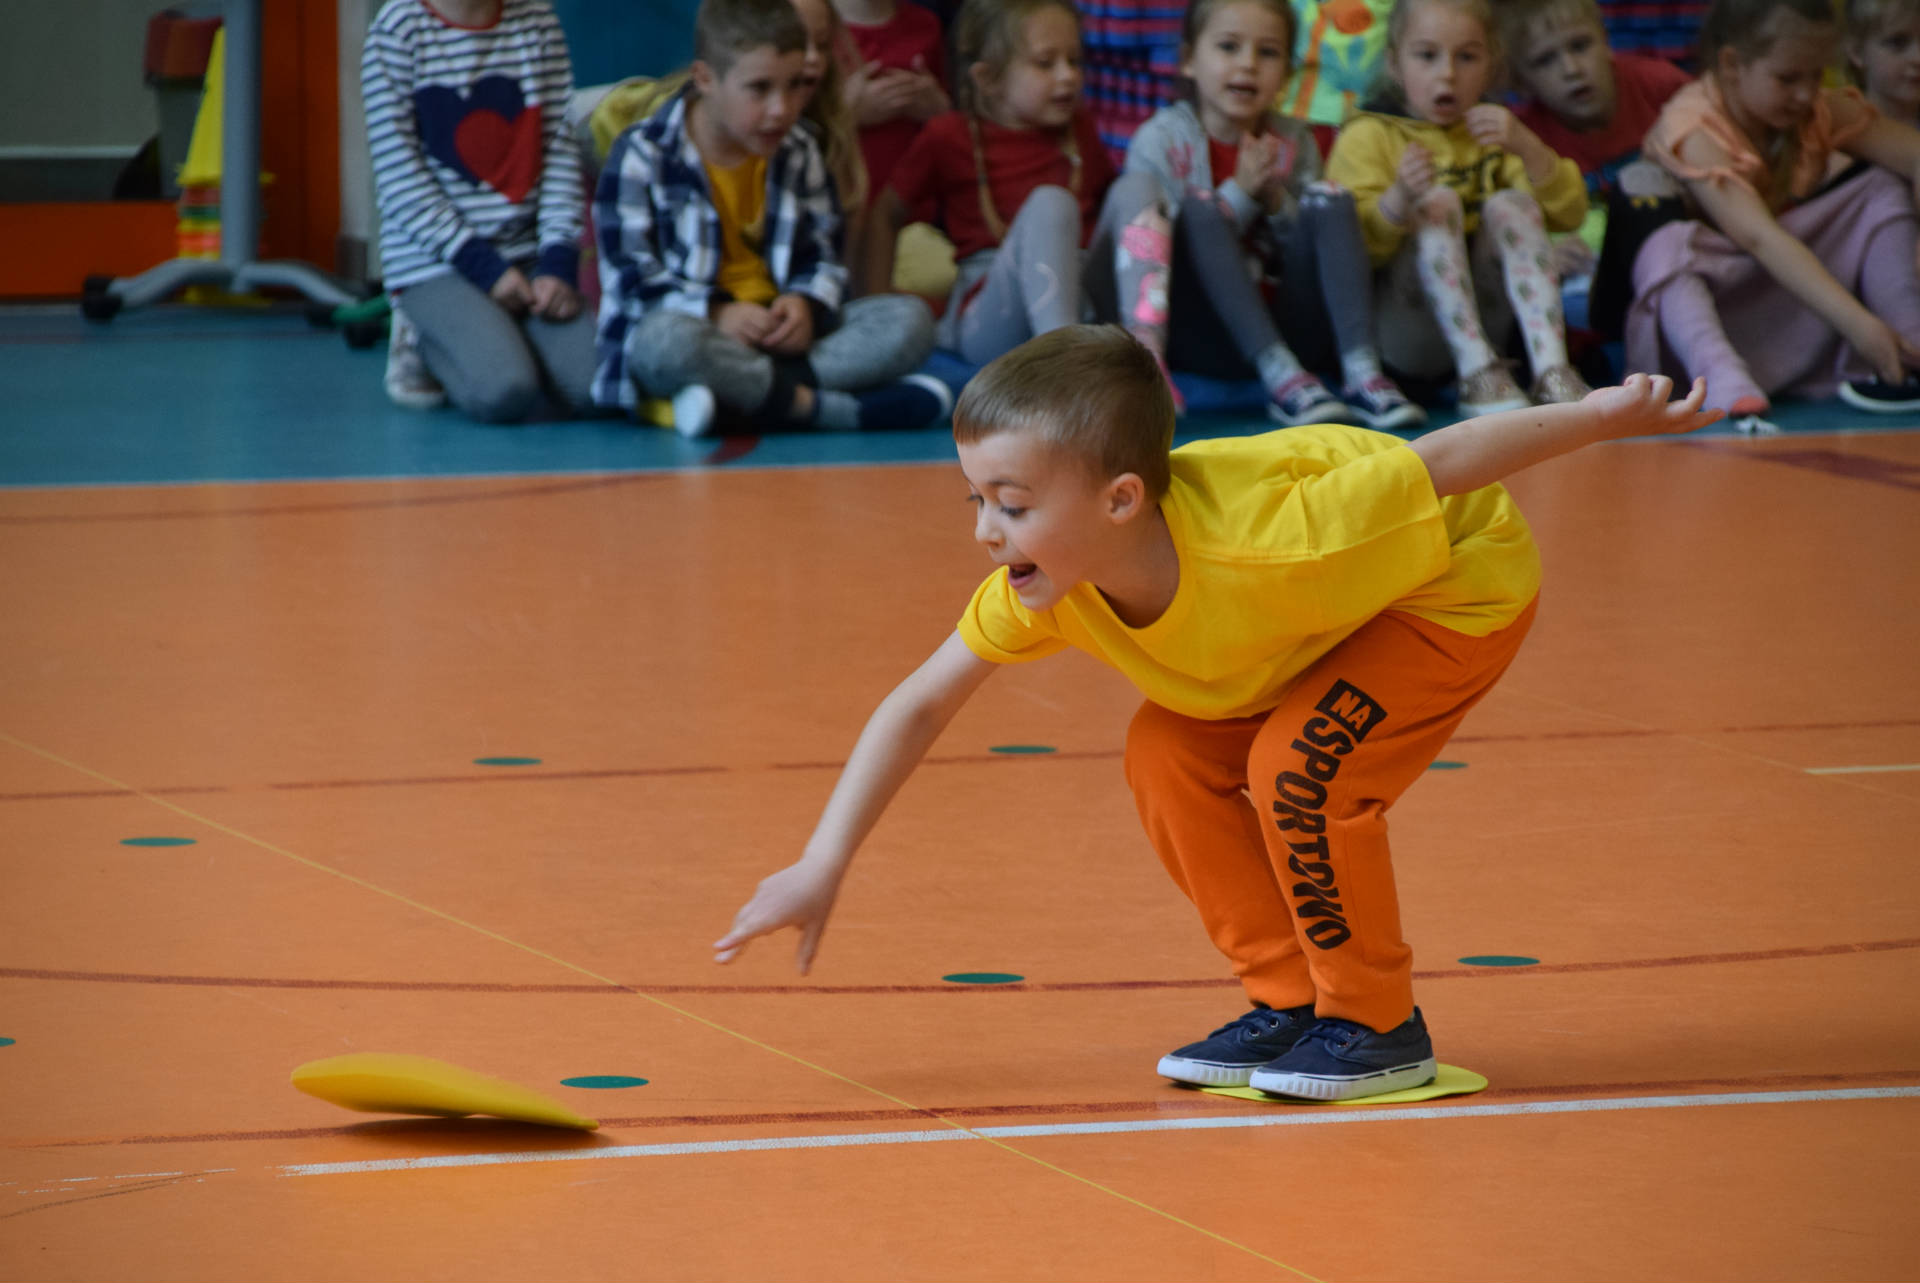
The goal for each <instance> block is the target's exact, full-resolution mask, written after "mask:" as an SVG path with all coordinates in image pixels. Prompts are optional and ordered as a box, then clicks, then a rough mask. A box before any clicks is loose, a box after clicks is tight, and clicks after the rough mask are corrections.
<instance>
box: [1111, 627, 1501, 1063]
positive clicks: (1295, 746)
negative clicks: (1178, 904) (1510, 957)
mask: <svg viewBox="0 0 1920 1283" xmlns="http://www.w3.org/2000/svg"><path fill="white" fill-rule="evenodd" d="M1533 615H1534V606H1533V605H1532V604H1529V605H1528V606H1527V608H1526V610H1525V611H1524V612H1523V613H1522V614H1521V615H1520V617H1519V618H1518V619H1516V620H1515V621H1514V622H1513V623H1512V624H1510V625H1509V626H1507V627H1506V628H1503V629H1501V630H1500V631H1498V632H1496V633H1493V634H1492V635H1490V636H1487V637H1469V636H1467V635H1466V634H1465V633H1459V632H1455V631H1454V630H1452V629H1450V628H1443V627H1441V626H1440V625H1438V624H1433V623H1429V622H1427V621H1426V620H1423V619H1420V618H1418V617H1416V616H1413V615H1409V614H1405V613H1402V612H1399V611H1388V612H1386V613H1384V614H1381V615H1378V616H1376V617H1375V618H1374V619H1372V620H1370V621H1368V622H1367V623H1366V624H1365V625H1363V626H1362V627H1361V628H1360V629H1359V631H1357V632H1355V633H1354V634H1353V635H1352V636H1351V637H1349V638H1347V639H1346V640H1345V641H1343V642H1341V643H1340V645H1338V646H1336V647H1335V648H1334V649H1333V650H1332V651H1330V652H1328V653H1327V654H1326V655H1325V656H1324V657H1323V658H1322V659H1321V660H1320V661H1319V662H1318V663H1316V664H1315V665H1314V666H1313V667H1312V668H1309V669H1308V670H1307V671H1306V672H1305V673H1304V674H1302V676H1301V678H1300V680H1299V681H1298V682H1297V683H1296V684H1295V685H1294V687H1293V688H1292V689H1291V690H1290V691H1289V692H1288V693H1287V696H1286V698H1285V699H1284V700H1282V701H1281V703H1280V704H1279V705H1278V706H1277V707H1276V708H1274V709H1273V711H1272V712H1270V713H1265V714H1262V715H1260V716H1256V717H1239V718H1230V719H1226V720H1223V721H1204V720H1201V719H1198V718H1192V717H1185V716H1182V715H1181V714H1179V713H1173V712H1169V711H1168V710H1167V709H1165V708H1162V707H1160V706H1159V705H1158V704H1153V703H1148V704H1145V705H1143V706H1142V707H1141V709H1140V711H1139V712H1138V713H1137V714H1135V715H1134V719H1133V725H1132V726H1131V727H1130V728H1129V729H1128V732H1127V757H1126V770H1127V783H1128V784H1129V785H1130V786H1131V787H1132V789H1133V794H1134V800H1135V802H1136V804H1137V805H1138V806H1139V808H1140V819H1141V822H1142V823H1144V824H1145V825H1146V829H1147V836H1148V837H1149V839H1151V840H1152V842H1153V846H1154V849H1155V850H1156V851H1158V852H1159V853H1160V859H1161V861H1162V862H1163V863H1164V864H1165V865H1166V866H1167V871H1168V872H1169V873H1171V874H1172V875H1173V880H1174V881H1175V882H1176V883H1178V884H1179V887H1180V889H1181V890H1182V891H1183V892H1185V893H1186V895H1187V898H1188V899H1190V900H1192V901H1193V903H1194V906H1195V907H1196V908H1197V909H1199V911H1200V919H1201V921H1202V923H1204V924H1205V926H1206V929H1207V934H1208V936H1209V937H1211V938H1212V940H1213V943H1214V946H1215V947H1216V948H1218V949H1219V950H1220V952H1221V953H1223V954H1225V955H1226V956H1227V958H1228V960H1229V961H1230V962H1231V963H1232V964H1233V970H1234V974H1235V975H1237V976H1239V977H1240V982H1241V984H1242V985H1243V986H1244V987H1245V989H1246V992H1247V996H1248V997H1249V998H1251V999H1253V1000H1254V1001H1256V1002H1263V1003H1265V1004H1267V1005H1268V1006H1270V1007H1297V1006H1302V1005H1304V1004H1306V1003H1313V1004H1314V1006H1315V1009H1316V1012H1317V1014H1319V1015H1321V1016H1339V1017H1342V1018H1343V1019H1347V1020H1355V1021H1358V1022H1360V1023H1361V1024H1364V1025H1368V1026H1371V1027H1372V1028H1374V1029H1377V1030H1380V1031H1381V1032H1385V1031H1387V1030H1389V1029H1392V1028H1393V1027H1394V1026H1396V1025H1398V1024H1400V1023H1401V1022H1402V1021H1404V1020H1406V1019H1407V1017H1409V1016H1411V1015H1412V1014H1413V951H1412V950H1411V949H1409V948H1408V947H1407V944H1406V941H1405V940H1403V939H1401V934H1400V901H1399V897H1398V896H1397V895H1396V893H1395V891H1394V886H1393V863H1392V858H1391V855H1390V853H1389V851H1388V849H1387V808H1388V807H1390V806H1392V805H1393V803H1394V801H1395V800H1396V799H1397V798H1399V796H1400V795H1401V794H1402V793H1404V792H1405V791H1406V790H1407V788H1408V786H1409V785H1411V784H1412V783H1413V782H1414V781H1415V780H1417V779H1419V778H1420V776H1421V774H1422V773H1423V772H1425V770H1426V769H1427V767H1428V766H1429V765H1431V764H1432V762H1433V759H1434V758H1435V756H1436V755H1438V754H1439V752H1440V750H1441V748H1442V747H1444V746H1445V745H1446V742H1447V740H1448V739H1449V738H1450V737H1451V736H1452V734H1453V732H1454V729H1455V728H1456V727H1458V726H1459V724H1460V721H1461V719H1462V718H1464V717H1465V716H1466V715H1467V710H1468V709H1470V708H1472V707H1473V706H1474V704H1476V703H1478V702H1479V700H1480V697H1481V696H1482V695H1484V694H1486V693H1487V691H1488V690H1489V689H1491V688H1492V686H1493V684H1494V682H1495V681H1497V680H1498V679H1499V677H1500V674H1501V673H1503V672H1505V671H1506V668H1507V665H1508V664H1509V663H1511V662H1512V661H1513V656H1514V653H1515V652H1516V651H1517V650H1518V649H1519V648H1520V643H1521V641H1522V640H1523V639H1524V638H1525V637H1526V635H1527V629H1528V628H1529V627H1531V626H1532V623H1533ZM1242 790H1244V792H1243V791H1242ZM1249 796H1251V798H1252V799H1253V804H1252V805H1251V806H1249V805H1248V804H1247V799H1248V797H1249Z"/></svg>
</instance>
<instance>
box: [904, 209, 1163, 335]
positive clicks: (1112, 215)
mask: <svg viewBox="0 0 1920 1283" xmlns="http://www.w3.org/2000/svg"><path fill="white" fill-rule="evenodd" d="M1159 200H1160V187H1159V183H1158V182H1157V181H1156V180H1155V179H1154V177H1153V175H1151V174H1147V173H1140V172H1136V173H1132V174H1122V175H1121V176H1120V177H1119V178H1117V179H1115V180H1114V184H1113V186H1112V187H1109V188H1108V189H1107V195H1106V198H1105V200H1104V201H1103V202H1102V203H1101V206H1100V221H1099V223H1098V224H1097V225H1096V226H1095V228H1094V232H1093V241H1092V243H1091V244H1089V245H1088V246H1087V248H1086V250H1085V251H1084V252H1083V251H1082V250H1081V249H1080V233H1081V227H1080V202H1079V199H1078V198H1077V197H1075V196H1074V194H1073V193H1072V192H1070V191H1068V190H1067V189H1066V188H1064V187H1056V186H1046V187H1036V188H1034V189H1033V190H1032V191H1031V192H1029V193H1027V198H1026V199H1025V200H1024V201H1022V202H1020V209H1019V212H1018V213H1016V214H1015V215H1014V216H1013V223H1012V224H1011V225H1010V226H1009V227H1008V228H1007V234H1006V237H1005V238H1004V239H1003V240H1002V241H1001V242H1000V245H999V247H998V248H997V249H993V250H984V251H982V252H980V253H978V254H972V255H969V256H968V257H967V260H966V261H965V262H964V263H962V264H961V268H960V277H959V279H958V280H957V281H955V282H954V287H953V294H952V295H951V297H950V300H949V302H948V303H947V312H946V315H945V316H944V317H942V318H941V322H940V343H941V346H943V347H946V348H950V349H951V350H953V351H955V352H958V353H959V354H960V355H961V356H963V357H965V358H966V359H967V360H969V361H971V362H973V363H974V364H975V365H984V364H985V363H986V362H988V361H991V360H993V359H994V358H995V357H997V356H1000V355H1001V354H1002V353H1005V352H1010V351H1012V350H1013V349H1014V348H1016V347H1019V346H1020V345H1021V344H1022V343H1025V342H1026V341H1027V340H1028V339H1030V338H1032V337H1033V336H1034V335H1036V334H1045V333H1047V332H1048V331H1049V330H1057V329H1059V328H1060V327H1061V326H1063V325H1073V324H1075V323H1077V322H1079V321H1080V320H1082V319H1084V318H1085V317H1086V316H1088V315H1091V316H1093V317H1096V318H1098V319H1100V320H1103V321H1112V320H1117V319H1119V316H1120V306H1119V301H1120V300H1122V299H1126V300H1132V299H1134V298H1135V297H1136V296H1137V295H1138V293H1139V291H1140V289H1141V287H1142V283H1143V280H1144V278H1145V276H1146V275H1147V274H1148V273H1150V272H1151V271H1153V270H1154V266H1153V265H1152V264H1148V263H1142V262H1138V261H1136V260H1133V259H1132V258H1131V257H1129V258H1128V260H1127V261H1126V263H1125V264H1124V265H1121V264H1117V263H1116V261H1115V260H1116V257H1117V255H1116V254H1115V249H1116V247H1117V245H1118V242H1119V239H1120V233H1121V231H1122V229H1124V228H1125V227H1126V225H1127V224H1128V223H1130V222H1132V221H1133V220H1134V219H1135V218H1136V217H1138V216H1139V215H1140V214H1141V213H1142V212H1143V211H1145V210H1147V209H1149V208H1151V207H1153V206H1156V205H1158V204H1159Z"/></svg>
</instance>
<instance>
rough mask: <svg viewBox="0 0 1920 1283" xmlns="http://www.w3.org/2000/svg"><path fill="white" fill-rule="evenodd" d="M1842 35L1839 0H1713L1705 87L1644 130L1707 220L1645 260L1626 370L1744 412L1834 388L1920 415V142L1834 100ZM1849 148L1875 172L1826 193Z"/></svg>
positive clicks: (1676, 99)
mask: <svg viewBox="0 0 1920 1283" xmlns="http://www.w3.org/2000/svg"><path fill="white" fill-rule="evenodd" d="M1838 39H1839V30H1838V28H1837V26H1836V24H1835V22H1834V20H1833V13H1832V8H1831V6H1830V5H1829V4H1828V0H1714V3H1713V4H1712V6H1711V7H1710V8H1709V9H1708V10H1707V17H1706V21H1705V23H1704V24H1703V25H1702V27H1701V32H1700V52H1701V65H1702V68H1703V71H1702V75H1701V78H1700V80H1699V81H1697V82H1696V83H1694V84H1691V85H1689V86H1687V87H1686V88H1685V89H1682V90H1681V91H1680V92H1679V93H1677V94H1675V95H1674V96H1673V97H1672V98H1671V99H1670V100H1668V102H1667V105H1666V107H1665V109H1664V110H1662V112H1661V113H1660V118H1659V121H1658V122H1657V123H1656V124H1655V125H1654V127H1653V130H1652V131H1651V132H1650V133H1649V134H1648V135H1647V139H1646V153H1647V156H1648V158H1649V159H1651V160H1653V161H1655V162H1657V163H1658V164H1659V165H1660V166H1661V167H1662V168H1664V169H1665V170H1667V171H1668V172H1669V173H1670V174H1672V175H1673V176H1674V177H1675V178H1676V179H1678V180H1679V181H1680V182H1681V183H1683V184H1684V185H1685V187H1686V190H1687V193H1688V195H1689V196H1690V197H1691V198H1692V199H1693V201H1694V202H1695V203H1696V204H1697V206H1698V209H1699V211H1700V216H1699V218H1698V219H1697V220H1692V219H1690V220H1686V221H1681V222H1673V223H1668V224H1667V225H1666V226H1664V227H1662V228H1660V229H1659V230H1658V231H1656V232H1654V233H1653V235H1652V236H1650V237H1648V238H1647V242H1646V244H1645V245H1643V246H1642V247H1641V249H1640V253H1639V256H1638V257H1637V258H1636V259H1635V260H1634V269H1633V283H1634V301H1633V307H1632V310H1631V311H1630V312H1629V313H1628V314H1627V326H1626V339H1627V363H1628V365H1629V366H1630V367H1631V368H1633V369H1643V370H1644V369H1663V368H1664V369H1666V370H1668V371H1670V372H1674V373H1679V372H1685V373H1686V374H1687V375H1689V376H1698V375H1704V376H1705V377H1706V379H1707V386H1708V389H1709V398H1710V402H1711V404H1713V405H1715V406H1718V407H1721V408H1723V409H1725V410H1727V411H1728V412H1729V413H1731V414H1733V415H1735V416H1739V417H1757V416H1760V415H1764V414H1765V413H1766V412H1767V410H1768V408H1769V405H1770V401H1769V397H1770V396H1771V395H1773V394H1775V393H1780V392H1786V391H1793V392H1797V393H1800V394H1802V395H1807V396H1826V395H1830V394H1832V392H1833V391H1834V390H1835V388H1836V386H1838V388H1839V390H1840V393H1841V395H1842V397H1843V398H1845V399H1846V400H1847V401H1848V402H1850V403H1851V404H1853V405H1855V406H1857V407H1859V408H1862V409H1871V410H1889V411H1893V410H1901V411H1911V410H1914V409H1920V384H1916V383H1914V382H1913V381H1912V380H1911V378H1910V375H1909V371H1911V370H1912V369H1913V368H1914V367H1915V366H1916V365H1920V349H1917V348H1916V344H1920V279H1917V278H1916V273H1915V267H1914V252H1915V245H1916V238H1917V227H1916V222H1915V217H1914V207H1913V193H1912V190H1911V188H1910V186H1909V184H1910V181H1911V179H1912V176H1913V175H1914V174H1915V172H1916V168H1917V167H1920V132H1917V131H1915V130H1914V129H1912V128H1910V127H1908V126H1906V125H1900V124H1896V123H1894V122H1893V121H1891V120H1888V119H1886V118H1885V117H1882V116H1881V115H1880V114H1879V113H1878V112H1876V111H1875V110H1874V109H1873V107H1872V105H1871V104H1869V103H1867V102H1866V101H1865V100H1864V99H1862V98H1861V96H1860V94H1859V92H1858V91H1857V90H1853V89H1826V88H1822V87H1821V78H1822V75H1823V73H1824V71H1825V70H1826V68H1827V67H1828V66H1829V65H1830V64H1831V62H1832V60H1833V55H1834V52H1835V49H1836V45H1837V43H1838ZM1836 151H1841V152H1846V153H1848V154H1850V155H1853V156H1857V157H1860V158H1862V159H1864V160H1868V161H1871V162H1873V164H1874V165H1876V166H1879V167H1880V168H1877V169H1875V170H1873V171H1872V172H1870V173H1867V174H1865V175H1863V176H1861V177H1858V178H1853V179H1851V180H1849V181H1845V182H1841V183H1837V184H1834V185H1832V186H1830V187H1828V186H1826V182H1827V177H1828V174H1829V172H1830V169H1829V166H1830V162H1831V161H1832V159H1833V154H1834V153H1835V152H1836Z"/></svg>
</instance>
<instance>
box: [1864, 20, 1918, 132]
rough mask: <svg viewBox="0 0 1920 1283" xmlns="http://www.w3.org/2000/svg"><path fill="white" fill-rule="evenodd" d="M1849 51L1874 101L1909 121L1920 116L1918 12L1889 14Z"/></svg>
mask: <svg viewBox="0 0 1920 1283" xmlns="http://www.w3.org/2000/svg"><path fill="white" fill-rule="evenodd" d="M1849 52H1850V53H1851V54H1852V56H1853V60H1854V61H1855V62H1856V63H1858V64H1859V65H1860V79H1861V80H1862V82H1864V83H1865V85H1866V89H1867V93H1868V95H1869V96H1870V97H1872V98H1873V100H1874V101H1875V102H1877V103H1879V104H1881V105H1882V107H1884V108H1887V109H1890V110H1892V111H1895V112H1898V113H1899V114H1900V115H1902V116H1904V117H1906V118H1907V119H1909V120H1911V119H1913V118H1915V117H1916V116H1920V11H1915V12H1912V13H1906V14H1899V15H1892V16H1890V17H1889V18H1888V20H1887V21H1886V22H1885V23H1883V24H1882V25H1881V26H1880V28H1879V29H1878V30H1877V31H1875V32H1874V33H1873V34H1872V35H1870V36H1868V37H1867V38H1866V39H1865V40H1861V41H1859V42H1857V43H1856V44H1855V45H1854V46H1853V48H1852V49H1851V50H1850V51H1849Z"/></svg>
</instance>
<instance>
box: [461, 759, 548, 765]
mask: <svg viewBox="0 0 1920 1283" xmlns="http://www.w3.org/2000/svg"><path fill="white" fill-rule="evenodd" d="M473 764H474V765H475V766H538V765H540V759H539V758H537V757H476V758H474V759H473Z"/></svg>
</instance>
